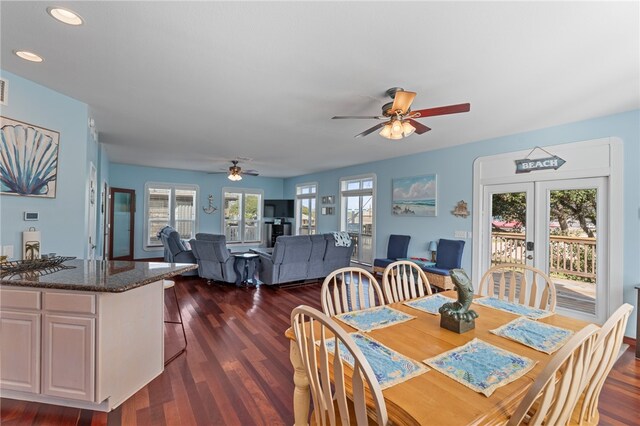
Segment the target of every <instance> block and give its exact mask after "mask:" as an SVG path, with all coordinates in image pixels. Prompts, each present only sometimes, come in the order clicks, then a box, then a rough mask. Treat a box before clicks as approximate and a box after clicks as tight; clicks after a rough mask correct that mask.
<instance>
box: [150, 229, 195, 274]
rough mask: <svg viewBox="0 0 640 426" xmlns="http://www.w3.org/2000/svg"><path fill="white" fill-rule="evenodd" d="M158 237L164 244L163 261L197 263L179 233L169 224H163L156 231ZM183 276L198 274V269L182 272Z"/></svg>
mask: <svg viewBox="0 0 640 426" xmlns="http://www.w3.org/2000/svg"><path fill="white" fill-rule="evenodd" d="M158 238H160V241H162V245H163V246H164V261H165V262H169V263H197V262H196V258H195V256H194V255H193V252H192V251H191V250H189V249H188V248H187V247H186V246H185V245H184V243H183V242H182V239H181V238H180V234H179V233H178V231H176V230H175V229H174V228H172V227H171V226H165V227H164V228H162V229H161V230H160V232H158ZM182 275H184V276H193V275H198V271H196V270H193V271H189V272H185V273H184V274H182Z"/></svg>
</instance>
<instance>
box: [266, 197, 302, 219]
mask: <svg viewBox="0 0 640 426" xmlns="http://www.w3.org/2000/svg"><path fill="white" fill-rule="evenodd" d="M294 214H295V213H294V202H293V200H264V211H263V212H262V215H263V216H264V217H293V216H294Z"/></svg>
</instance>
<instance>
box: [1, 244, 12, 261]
mask: <svg viewBox="0 0 640 426" xmlns="http://www.w3.org/2000/svg"><path fill="white" fill-rule="evenodd" d="M2 255H3V256H7V259H13V246H2Z"/></svg>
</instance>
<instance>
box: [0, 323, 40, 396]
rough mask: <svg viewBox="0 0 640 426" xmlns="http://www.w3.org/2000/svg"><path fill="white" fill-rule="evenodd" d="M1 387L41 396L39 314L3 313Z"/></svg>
mask: <svg viewBox="0 0 640 426" xmlns="http://www.w3.org/2000/svg"><path fill="white" fill-rule="evenodd" d="M0 360H1V361H0V387H2V389H11V390H17V391H23V392H32V393H40V314H33V313H23V312H11V311H0Z"/></svg>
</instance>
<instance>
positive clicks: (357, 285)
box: [320, 267, 385, 316]
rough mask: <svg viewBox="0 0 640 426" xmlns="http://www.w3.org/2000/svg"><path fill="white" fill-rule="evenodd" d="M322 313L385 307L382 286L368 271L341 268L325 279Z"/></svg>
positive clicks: (322, 293)
mask: <svg viewBox="0 0 640 426" xmlns="http://www.w3.org/2000/svg"><path fill="white" fill-rule="evenodd" d="M320 298H321V302H322V311H323V312H324V313H325V314H327V315H329V316H334V315H339V314H343V313H345V312H351V311H358V310H361V309H366V308H372V307H374V306H381V305H385V302H384V297H383V295H382V290H381V289H380V284H378V281H377V280H376V279H375V277H374V276H373V275H372V274H371V272H369V271H367V270H366V269H362V268H357V267H346V268H340V269H336V270H335V271H333V272H332V273H331V274H329V276H327V277H326V278H325V279H324V282H323V283H322V289H321V290H320Z"/></svg>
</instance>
